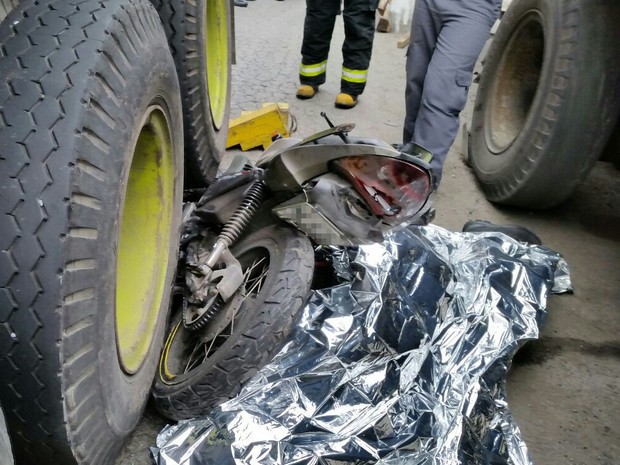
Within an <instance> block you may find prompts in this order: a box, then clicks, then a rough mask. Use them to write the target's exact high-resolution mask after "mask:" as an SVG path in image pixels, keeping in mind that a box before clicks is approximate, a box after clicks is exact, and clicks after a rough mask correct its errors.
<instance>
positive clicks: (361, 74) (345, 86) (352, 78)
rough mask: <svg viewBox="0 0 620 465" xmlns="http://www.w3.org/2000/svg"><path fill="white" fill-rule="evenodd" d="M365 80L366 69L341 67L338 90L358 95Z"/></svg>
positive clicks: (366, 75)
mask: <svg viewBox="0 0 620 465" xmlns="http://www.w3.org/2000/svg"><path fill="white" fill-rule="evenodd" d="M367 78H368V70H367V69H349V68H346V67H344V66H343V67H342V77H341V81H340V89H341V90H342V92H345V93H347V94H351V95H359V94H361V93H362V91H363V90H364V86H365V85H366V80H367ZM346 90H349V92H347V91H346Z"/></svg>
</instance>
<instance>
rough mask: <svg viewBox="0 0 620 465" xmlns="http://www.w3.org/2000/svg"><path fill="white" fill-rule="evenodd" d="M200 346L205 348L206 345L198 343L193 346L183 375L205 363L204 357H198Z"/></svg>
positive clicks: (200, 350)
mask: <svg viewBox="0 0 620 465" xmlns="http://www.w3.org/2000/svg"><path fill="white" fill-rule="evenodd" d="M202 346H206V344H204V343H203V342H202V341H198V342H197V343H196V344H195V345H194V349H193V350H192V353H191V354H190V356H189V357H188V359H187V363H186V365H185V370H184V371H183V373H187V372H189V371H191V370H193V369H194V368H196V367H197V366H199V365H200V364H201V363H202V362H204V361H205V359H206V357H202V358H201V357H200V356H198V355H199V353H201V352H202Z"/></svg>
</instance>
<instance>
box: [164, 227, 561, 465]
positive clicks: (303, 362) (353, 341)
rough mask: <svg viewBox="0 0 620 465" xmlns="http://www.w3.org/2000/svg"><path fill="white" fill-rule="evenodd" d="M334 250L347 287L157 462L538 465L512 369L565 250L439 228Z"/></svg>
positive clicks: (182, 431) (327, 297) (556, 289)
mask: <svg viewBox="0 0 620 465" xmlns="http://www.w3.org/2000/svg"><path fill="white" fill-rule="evenodd" d="M332 250H333V259H334V261H335V262H336V263H335V265H336V268H337V270H338V272H339V273H340V275H341V276H342V277H343V283H342V284H341V285H339V286H336V287H333V288H329V289H324V290H319V291H315V292H314V293H313V295H312V296H311V299H310V301H309V303H308V304H307V305H306V307H305V309H304V311H303V315H302V317H301V319H300V321H299V323H298V328H297V331H296V332H295V334H294V336H293V337H292V339H291V340H290V342H288V343H287V344H286V346H285V347H284V348H283V349H282V351H281V352H280V353H279V354H278V355H277V356H276V358H275V359H274V360H273V361H272V363H270V364H269V365H267V366H266V367H265V368H264V369H263V370H261V371H260V372H259V373H258V374H257V375H256V376H255V377H254V378H253V379H252V380H251V381H250V382H249V383H248V384H247V385H246V386H245V387H244V388H243V390H242V391H241V393H240V395H239V396H238V397H236V398H234V399H232V400H230V401H229V402H227V403H225V404H223V405H221V406H220V407H218V408H216V409H214V410H213V411H211V412H209V413H208V415H207V416H205V417H204V418H199V419H194V420H189V421H185V422H181V423H179V424H177V425H173V426H169V427H167V428H165V429H164V430H163V431H162V432H161V433H160V434H159V436H158V438H157V448H153V449H152V452H153V456H154V458H155V461H156V463H157V464H158V465H211V464H217V465H227V464H237V465H242V464H243V465H245V464H247V465H253V464H261V465H272V464H273V465H275V464H299V465H314V464H329V465H340V464H344V463H352V464H366V463H377V464H385V465H397V464H408V465H415V464H425V465H427V464H442V465H448V464H494V465H496V464H510V465H525V464H530V463H531V460H530V458H529V455H528V451H527V447H526V445H525V443H524V441H523V439H522V438H521V434H520V432H519V428H518V427H517V425H516V423H515V421H514V419H513V417H512V415H511V412H510V410H509V408H508V405H507V402H506V392H505V386H506V375H507V371H508V369H509V366H510V361H511V359H512V355H513V354H514V352H515V351H516V350H517V349H518V347H519V346H520V345H521V344H523V343H524V342H525V341H527V340H530V339H534V338H537V337H538V331H539V325H540V324H541V323H542V322H543V320H544V319H545V315H546V311H545V307H546V301H547V296H548V294H549V293H550V292H553V293H561V292H569V291H571V283H570V276H569V270H568V266H567V264H566V262H565V261H564V260H563V259H562V258H561V256H560V255H558V254H557V253H555V252H553V251H551V250H549V249H547V248H545V247H537V246H527V245H524V244H521V243H518V242H516V241H514V240H512V239H510V238H508V237H507V236H504V235H502V234H499V233H483V234H468V233H451V232H449V231H446V230H444V229H442V228H439V227H436V226H427V227H415V228H414V227H412V228H411V229H407V228H405V229H402V230H400V231H398V232H395V233H392V234H391V235H389V237H387V239H386V241H385V243H384V244H380V245H379V244H378V245H369V246H361V247H359V248H348V249H338V248H333V249H332ZM345 279H346V280H345Z"/></svg>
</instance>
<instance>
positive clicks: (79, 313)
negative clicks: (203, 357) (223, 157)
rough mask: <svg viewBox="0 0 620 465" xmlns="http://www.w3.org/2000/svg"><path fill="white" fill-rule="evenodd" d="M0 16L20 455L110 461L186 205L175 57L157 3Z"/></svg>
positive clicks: (0, 149)
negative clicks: (2, 18) (1, 18)
mask: <svg viewBox="0 0 620 465" xmlns="http://www.w3.org/2000/svg"><path fill="white" fill-rule="evenodd" d="M10 18H11V21H10V24H8V22H5V23H3V24H2V25H0V44H2V51H3V53H2V54H1V56H0V102H2V107H1V119H0V353H2V357H0V372H1V373H2V382H1V383H0V403H1V404H2V406H3V408H4V409H5V413H6V416H7V423H8V430H9V434H10V436H11V440H12V443H13V451H14V454H15V460H16V463H17V464H18V465H29V464H46V465H70V464H80V465H82V464H89V465H103V464H110V463H112V461H113V459H114V457H115V456H116V455H117V452H118V451H119V449H120V446H121V444H122V441H123V439H124V438H125V437H126V436H127V435H128V434H129V433H130V432H131V430H132V429H133V428H134V426H135V425H136V424H137V422H138V420H139V419H140V417H141V414H142V411H143V408H144V406H145V403H146V401H147V398H148V395H149V391H150V387H151V384H152V381H153V377H154V375H155V373H156V368H157V362H158V359H159V354H160V351H161V347H162V346H163V342H164V333H165V328H166V320H167V309H168V304H169V290H170V288H171V285H172V282H173V279H174V270H175V267H176V261H177V256H176V255H177V249H178V242H179V223H180V216H181V206H182V173H183V130H182V123H181V121H182V120H181V118H182V115H181V102H180V94H179V85H178V79H177V75H176V69H175V66H174V61H173V59H172V56H171V54H170V51H169V50H168V46H167V40H166V36H165V33H164V30H163V28H162V26H161V24H160V21H159V17H158V15H157V11H156V10H155V9H154V8H153V6H152V5H151V4H150V3H149V2H148V1H147V0H107V1H101V0H82V1H79V2H77V1H75V2H71V1H67V0H37V1H33V0H24V1H23V2H22V3H21V4H20V5H19V6H18V7H17V9H16V10H14V11H13V12H12V13H11V15H10Z"/></svg>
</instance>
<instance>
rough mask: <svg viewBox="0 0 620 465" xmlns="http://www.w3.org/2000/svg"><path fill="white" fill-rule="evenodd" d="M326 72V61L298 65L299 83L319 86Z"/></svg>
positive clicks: (323, 80)
mask: <svg viewBox="0 0 620 465" xmlns="http://www.w3.org/2000/svg"><path fill="white" fill-rule="evenodd" d="M326 70H327V60H324V61H322V62H320V63H314V64H304V63H303V62H302V63H301V65H299V81H300V82H301V83H302V84H314V85H317V86H318V85H320V84H323V83H324V82H325V71H326Z"/></svg>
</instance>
